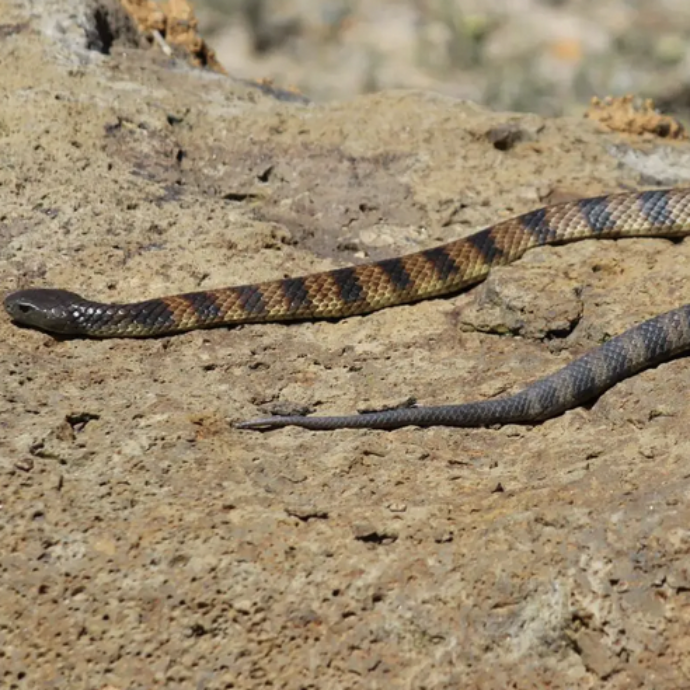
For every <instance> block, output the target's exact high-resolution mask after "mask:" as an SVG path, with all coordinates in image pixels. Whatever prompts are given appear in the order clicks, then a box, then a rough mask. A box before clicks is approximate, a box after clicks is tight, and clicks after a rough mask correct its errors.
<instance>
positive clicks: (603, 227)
mask: <svg viewBox="0 0 690 690" xmlns="http://www.w3.org/2000/svg"><path fill="white" fill-rule="evenodd" d="M688 234H690V189H667V190H654V191H646V192H639V193H624V194H616V195H611V196H600V197H594V198H589V199H582V200H579V201H572V202H566V203H562V204H556V205H553V206H547V207H544V208H540V209H537V210H535V211H531V212H529V213H525V214H523V215H521V216H517V217H515V218H511V219H508V220H505V221H502V222H500V223H496V224H495V225H492V226H490V227H488V228H485V229H484V230H481V231H479V232H477V233H475V234H473V235H470V236H469V237H466V238H462V239H459V240H455V241H454V242H449V243H448V244H445V245H441V246H438V247H434V248H431V249H425V250H423V251H420V252H416V253H414V254H408V255H406V256H401V257H396V258H392V259H385V260H383V261H375V262H372V263H368V264H362V265H359V266H351V267H347V268H340V269H336V270H333V271H325V272H322V273H314V274H311V275H307V276H303V277H298V278H285V279H282V280H274V281H268V282H264V283H257V284H254V285H242V286H236V287H226V288H219V289H216V290H206V291H201V292H192V293H186V294H180V295H172V296H169V297H161V298H158V299H150V300H146V301H144V302H136V303H131V304H104V303H100V302H92V301H89V300H86V299H84V298H82V297H80V296H79V295H76V294H74V293H72V292H67V291H66V290H56V289H28V290H20V291H18V292H14V293H11V294H9V295H8V296H7V297H6V298H5V309H6V310H7V312H8V313H9V315H10V316H11V317H12V319H13V320H14V321H16V322H17V323H19V324H23V325H26V326H30V327H33V328H38V329H40V330H44V331H48V332H52V333H59V334H63V335H76V336H90V337H97V338H112V337H150V336H160V335H167V334H172V333H178V332H181V331H189V330H193V329H197V328H207V327H211V326H227V325H232V324H239V323H250V322H254V323H256V322H267V321H290V320H298V319H299V320H301V319H318V318H341V317H346V316H352V315H354V314H365V313H367V312H371V311H375V310H378V309H383V308H385V307H390V306H393V305H396V304H403V303H408V302H413V301H417V300H421V299H426V298H429V297H436V296H439V295H445V294H449V293H454V292H457V291H459V290H461V289H463V288H465V287H467V286H469V285H472V284H474V283H477V282H479V281H481V280H482V279H484V278H485V277H486V275H487V274H488V272H489V270H490V269H491V268H492V267H493V266H498V265H503V264H508V263H510V262H511V261H514V260H515V259H517V258H519V257H520V256H522V255H523V254H524V253H525V252H526V251H527V250H528V249H530V248H532V247H537V246H541V245H546V244H562V243H565V242H572V241H576V240H580V239H585V238H621V237H640V236H653V237H682V236H685V235H688ZM687 349H690V305H686V306H683V307H680V308H678V309H674V310H672V311H670V312H667V313H665V314H662V315H660V316H657V317H655V318H653V319H650V320H649V321H645V322H644V323H642V324H640V325H638V326H635V327H633V328H631V329H630V330H628V331H626V332H624V333H623V334H621V335H619V336H617V337H615V338H613V339H611V340H610V341H608V342H606V343H605V344H604V345H602V346H601V347H599V348H597V349H595V350H593V351H591V352H589V353H588V354H586V355H584V356H583V357H581V358H580V359H577V360H575V361H574V362H572V363H571V364H569V365H567V366H566V367H564V368H563V369H561V370H560V371H557V372H556V373H555V374H552V375H551V376H548V377H546V378H544V379H541V380H539V381H536V382H535V383H533V384H531V385H530V386H528V387H527V388H525V389H524V390H522V391H520V392H519V393H517V394H515V395H512V396H508V397H504V398H497V399H495V400H486V401H480V402H471V403H466V404H461V405H443V406H437V407H412V408H404V409H395V410H388V411H384V412H371V413H365V414H358V415H347V416H342V417H305V416H297V415H295V416H286V417H280V416H276V417H267V418H264V419H256V420H251V421H248V422H242V423H240V424H238V426H239V427H240V428H245V429H262V430H265V429H275V428H278V427H283V426H288V425H295V426H301V427H304V428H307V429H322V430H323V429H338V428H345V427H352V428H376V429H395V428H398V427H401V426H408V425H415V426H435V425H446V426H461V427H474V426H487V425H492V424H505V423H529V422H536V421H541V420H544V419H547V418H549V417H553V416H555V415H557V414H560V413H562V412H563V411H565V410H567V409H569V408H571V407H575V406H577V405H579V404H581V403H583V402H586V401H587V400H590V399H592V398H594V397H596V396H598V395H600V394H601V393H602V392H603V391H605V390H606V389H608V388H610V387H611V386H612V385H614V384H615V383H617V382H618V381H620V380H621V379H623V378H626V377H628V376H630V375H632V374H634V373H636V372H638V371H640V370H641V369H644V368H646V367H649V366H652V365H654V364H658V363H659V362H662V361H664V360H667V359H669V358H671V357H673V356H674V355H677V354H679V353H681V352H683V351H685V350H687Z"/></svg>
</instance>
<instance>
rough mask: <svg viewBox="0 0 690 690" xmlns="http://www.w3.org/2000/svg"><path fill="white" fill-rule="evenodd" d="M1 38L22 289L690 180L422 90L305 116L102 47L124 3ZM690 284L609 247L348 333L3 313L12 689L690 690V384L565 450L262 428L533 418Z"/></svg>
mask: <svg viewBox="0 0 690 690" xmlns="http://www.w3.org/2000/svg"><path fill="white" fill-rule="evenodd" d="M0 10H1V12H0V17H2V25H1V26H0V35H2V37H3V40H2V41H1V42H0V64H2V69H1V70H0V98H1V99H2V108H1V109H0V141H1V149H0V150H2V161H3V164H2V166H0V201H1V206H0V208H1V211H0V238H1V240H2V241H1V243H0V289H1V290H2V291H3V293H4V292H7V291H10V290H13V289H16V288H19V287H27V286H55V287H64V288H69V289H72V290H74V291H77V292H79V293H81V294H83V295H85V296H88V297H91V298H94V299H104V300H122V301H126V300H133V299H139V298H144V297H153V296H159V295H164V294H170V293H174V292H180V291H186V290H192V289H199V288H207V287H208V288H210V287H213V286H222V285H228V284H238V283H246V282H253V281H257V280H262V279H268V278H272V277H282V276H286V275H296V274H303V273H307V272H310V271H313V270H317V269H319V270H320V269H328V268H332V267H336V266H342V265H347V264H349V263H353V262H357V261H363V260H366V259H368V258H376V257H380V256H393V255H396V254H399V253H402V252H407V251H411V250H414V249H418V248H421V247H431V246H434V245H435V244H437V243H440V242H443V241H447V240H450V239H453V238H455V237H458V236H461V235H465V234H468V233H470V232H472V231H474V230H476V229H478V228H480V227H482V226H485V225H487V224H490V223H492V222H494V221H496V220H499V219H501V218H505V217H508V216H510V215H513V214H516V213H519V212H522V211H527V210H530V209H534V208H537V207H539V206H541V205H543V204H545V203H552V202H555V201H558V200H562V199H568V198H577V197H585V196H590V195H594V194H599V193H606V192H615V191H621V190H628V189H638V188H647V187H653V186H655V185H659V184H662V183H663V184H666V185H669V184H670V185H674V184H677V185H680V184H687V183H688V178H689V177H690V165H688V160H690V158H689V156H690V146H689V145H688V143H687V142H686V141H682V140H672V139H662V138H660V137H658V136H656V135H655V134H652V133H644V134H634V133H630V132H614V131H610V130H609V129H608V128H607V127H604V126H603V125H602V124H600V123H597V122H594V121H592V120H588V119H580V118H577V119H573V118H570V119H567V118H564V119H548V118H543V117H540V116H536V115H528V114H527V115H517V114H511V113H494V112H490V111H488V110H485V109H483V108H481V107H480V106H477V105H474V104H472V103H469V102H464V101H459V100H453V99H451V98H448V97H442V96H437V95H430V94H425V93H422V92H411V91H408V92H386V93H380V94H376V95H370V96H366V97H359V98H356V99H354V100H352V101H348V102H342V103H335V104H323V105H308V104H299V103H286V102H282V101H280V100H278V99H276V98H271V97H270V96H269V95H266V94H264V93H262V92H261V91H259V90H257V89H256V88H252V87H251V86H249V85H247V84H243V83H241V82H239V81H238V80H236V79H232V78H229V77H226V76H224V75H222V74H217V73H212V72H209V71H202V70H198V69H193V68H191V67H188V66H186V65H185V64H184V63H183V62H181V61H177V60H174V59H172V58H170V57H168V56H166V55H165V54H164V53H162V52H161V51H159V50H156V49H155V47H151V46H148V45H147V44H146V42H143V43H142V42H141V41H140V40H139V38H136V37H135V38H132V37H131V36H130V35H129V33H128V31H129V29H128V30H127V31H123V33H122V35H121V36H120V35H118V34H117V32H115V34H116V35H115V36H114V39H115V40H113V41H112V44H111V45H110V49H109V52H108V54H103V52H99V50H93V49H91V50H90V49H89V46H92V47H98V46H99V45H101V43H99V41H97V40H96V41H94V40H93V37H94V32H95V35H98V29H97V27H96V26H95V24H96V22H95V19H94V16H95V6H94V5H92V4H86V5H82V4H81V3H79V4H77V3H74V2H70V3H67V2H59V1H57V0H54V1H52V2H45V3H44V4H43V6H42V9H41V12H40V14H38V13H36V12H35V11H34V12H33V13H32V11H31V10H30V9H29V4H24V3H22V2H13V3H6V2H3V0H0ZM101 28H102V27H101ZM111 28H112V27H111ZM689 270H690V244H688V243H687V242H670V241H667V240H662V239H656V240H652V239H640V240H625V241H618V242H615V241H586V242H581V243H578V244H575V245H570V246H566V247H557V248H544V249H540V250H534V251H532V252H530V253H529V254H528V255H527V256H526V257H525V258H524V259H522V260H520V261H518V262H516V263H515V264H513V265H511V266H508V267H505V268H502V269H499V270H496V271H495V272H494V273H493V274H492V275H491V277H490V278H489V279H488V280H487V281H486V282H485V283H484V284H483V285H481V286H478V287H477V288H475V289H472V290H470V291H468V292H466V293H463V294H461V295H458V296H454V297H448V298H443V299H436V300H430V301H427V302H422V303H419V304H416V305H411V306H402V307H398V308H394V309H388V310H384V311H382V312H378V313H375V314H371V315H369V316H366V317H358V318H351V319H346V320H343V321H340V322H315V323H300V324H295V325H290V326H287V325H279V324H266V325H252V326H244V327H237V328H233V329H216V330H211V331H198V332H193V333H189V334H186V335H181V336H177V337H171V338H162V339H155V340H141V341H132V340H129V341H127V340H105V341H93V340H92V341H88V340H79V339H73V340H57V339H54V338H52V337H50V336H47V335H45V334H41V333H38V332H35V331H31V330H27V329H20V328H18V327H17V326H15V325H13V324H12V323H11V322H10V321H9V320H8V319H7V318H6V317H3V318H2V319H0V371H1V374H0V376H1V379H0V380H1V381H2V387H1V389H0V393H1V395H0V472H1V473H2V478H1V484H0V486H2V489H1V490H0V500H1V502H2V514H1V515H2V518H1V520H0V529H1V530H2V531H1V533H0V535H1V541H2V545H3V548H2V551H1V552H0V592H1V594H2V596H0V679H1V681H0V685H1V686H2V687H3V688H16V689H19V690H34V689H36V688H46V689H49V688H50V689H52V688H55V689H57V688H70V690H71V689H74V688H85V689H89V690H90V689H94V690H105V688H108V689H109V690H112V689H117V690H125V689H127V690H130V689H132V690H134V689H137V690H138V689H142V690H144V689H146V690H149V689H151V688H195V689H197V688H198V689H204V690H216V689H220V688H267V687H273V688H275V687H280V688H290V689H292V688H294V689H297V688H300V689H303V688H317V687H318V688H322V687H328V688H361V687H366V688H379V687H385V688H418V689H420V690H421V689H422V688H434V689H436V688H458V687H462V688H506V687H511V688H537V687H539V688H541V687H546V686H548V687H551V688H573V687H578V688H607V689H609V688H610V689H619V688H620V689H622V688H637V687H640V688H641V687H652V686H653V687H655V688H657V689H666V688H669V689H671V688H674V689H677V688H683V687H690V654H688V649H689V647H690V635H689V634H688V630H690V627H689V623H690V531H689V530H688V523H689V521H690V509H689V508H688V499H689V498H690V481H689V479H688V477H689V476H690V475H689V471H688V457H689V455H690V441H688V439H687V428H688V423H689V422H690V402H688V396H687V382H688V381H689V380H690V360H688V359H687V358H685V359H684V358H679V359H677V360H674V361H672V362H669V363H666V364H663V365H661V366H659V367H657V368H655V369H651V370H648V371H645V372H643V373H641V374H640V375H638V376H636V377H633V378H631V379H629V380H626V381H624V382H623V383H621V384H619V385H617V386H616V387H614V388H613V389H612V390H610V391H609V392H607V393H606V394H604V395H603V396H602V397H601V398H600V399H599V400H597V401H596V402H595V403H594V404H593V405H591V406H590V407H589V408H586V409H585V408H579V409H575V410H572V411H570V412H568V413H566V414H564V415H562V416H561V417H558V418H556V419H553V420H551V421H548V422H546V423H544V424H541V425H538V426H534V427H518V426H506V427H503V428H500V429H480V430H458V429H446V428H434V429H429V430H420V429H414V428H406V429H401V430H399V431H395V432H374V431H354V430H344V431H338V432H333V433H315V432H306V431H303V430H299V429H288V430H282V431H278V432H274V433H268V434H261V433H255V432H248V431H238V430H236V429H234V428H233V426H232V422H234V421H237V420H241V419H246V418H248V417H253V416H255V415H256V414H257V413H258V412H263V411H266V410H270V409H272V408H273V407H274V406H283V407H290V406H293V407H294V406H297V407H300V406H304V407H308V408H309V409H314V410H317V411H318V412H320V413H331V412H350V411H353V410H355V409H358V408H363V407H372V406H373V407H375V406H381V405H386V404H389V405H390V404H396V403H400V402H402V401H404V400H406V399H407V398H409V397H411V396H412V397H414V398H416V399H417V400H418V401H419V402H420V403H442V402H459V401H464V400H469V399H476V398H486V397H489V396H493V395H496V394H499V393H501V392H508V391H513V390H518V389H519V388H520V387H521V386H523V385H524V384H525V383H526V382H528V381H530V380H533V379H534V378H537V377H539V376H541V375H543V374H545V373H547V372H551V371H554V370H556V369H558V368H559V367H561V366H562V365H563V364H565V363H566V362H568V361H571V360H572V359H573V358H574V357H576V356H578V355H580V354H582V353H583V352H585V351H587V350H588V349H590V348H592V347H594V346H596V345H597V344H599V343H600V342H602V340H603V339H605V338H606V337H607V336H609V335H612V334H615V333H619V332H621V331H622V330H624V329H625V328H626V327H629V326H631V325H633V324H635V323H639V322H640V321H642V320H644V319H645V318H648V317H650V316H653V315H654V314H657V313H660V312H662V311H664V310H667V309H671V308H673V307H674V306H677V305H679V304H681V303H683V302H684V300H686V299H687V298H686V297H684V292H686V291H684V286H685V283H686V276H687V274H688V271H689Z"/></svg>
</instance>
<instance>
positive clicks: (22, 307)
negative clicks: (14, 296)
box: [17, 303, 33, 314]
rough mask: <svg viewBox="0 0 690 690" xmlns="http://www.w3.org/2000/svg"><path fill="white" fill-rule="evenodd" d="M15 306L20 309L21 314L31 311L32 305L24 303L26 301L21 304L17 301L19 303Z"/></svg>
mask: <svg viewBox="0 0 690 690" xmlns="http://www.w3.org/2000/svg"><path fill="white" fill-rule="evenodd" d="M17 307H18V308H19V311H20V312H21V313H22V314H28V313H29V312H31V311H33V307H32V306H31V305H30V304H26V303H24V304H22V303H19V304H18V305H17Z"/></svg>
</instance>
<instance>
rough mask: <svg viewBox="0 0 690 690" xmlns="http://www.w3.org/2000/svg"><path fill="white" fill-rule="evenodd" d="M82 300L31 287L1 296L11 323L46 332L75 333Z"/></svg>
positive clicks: (64, 292)
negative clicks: (3, 298) (3, 297)
mask: <svg viewBox="0 0 690 690" xmlns="http://www.w3.org/2000/svg"><path fill="white" fill-rule="evenodd" d="M83 304H84V300H83V298H82V297H80V296H79V295H76V294H75V293H73V292H67V290H52V289H41V288H32V289H29V290H18V291H17V292H11V293H10V294H9V295H7V296H6V297H5V301H4V305H5V311H6V312H7V313H8V314H9V315H10V317H11V318H12V320H13V321H14V322H15V323H18V324H20V325H22V326H29V327H31V328H38V329H39V330H41V331H47V332H49V333H62V334H70V335H72V334H75V333H78V332H79V317H80V315H81V313H82V308H83Z"/></svg>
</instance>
